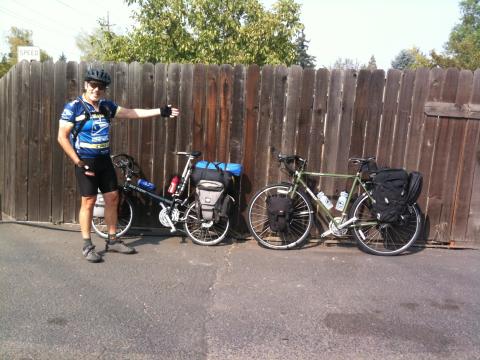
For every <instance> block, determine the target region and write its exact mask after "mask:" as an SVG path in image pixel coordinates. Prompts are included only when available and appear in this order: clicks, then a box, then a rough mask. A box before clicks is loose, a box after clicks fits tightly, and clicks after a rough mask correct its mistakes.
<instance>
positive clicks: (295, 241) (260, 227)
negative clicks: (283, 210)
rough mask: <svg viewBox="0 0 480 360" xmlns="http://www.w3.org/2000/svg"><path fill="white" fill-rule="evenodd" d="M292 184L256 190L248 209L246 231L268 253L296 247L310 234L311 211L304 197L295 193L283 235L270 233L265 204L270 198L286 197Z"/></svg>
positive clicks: (299, 193) (297, 192)
mask: <svg viewBox="0 0 480 360" xmlns="http://www.w3.org/2000/svg"><path fill="white" fill-rule="evenodd" d="M292 187H293V185H292V184H287V183H284V184H274V185H267V186H265V187H263V188H262V189H260V190H258V191H257V192H256V193H255V195H254V196H253V198H252V200H251V201H250V204H249V206H248V221H247V223H248V229H249V230H250V233H251V234H252V235H253V237H254V238H255V240H257V242H258V243H259V244H260V245H262V246H264V247H266V248H269V249H275V250H287V249H293V248H296V247H299V246H300V245H301V244H302V243H303V242H304V241H305V240H306V239H307V237H308V235H309V234H310V230H311V228H312V224H313V210H312V206H311V205H310V202H309V201H308V200H307V198H306V196H305V195H304V194H302V193H301V192H299V191H296V192H295V194H294V195H293V197H292V200H293V206H294V210H293V215H292V219H291V221H290V226H289V227H288V230H287V231H286V232H282V233H277V232H273V231H272V230H271V229H270V223H269V220H268V215H267V205H266V200H267V198H268V197H269V196H270V195H275V194H279V193H280V194H286V193H287V192H288V191H289V189H291V188H292Z"/></svg>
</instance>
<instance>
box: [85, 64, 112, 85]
mask: <svg viewBox="0 0 480 360" xmlns="http://www.w3.org/2000/svg"><path fill="white" fill-rule="evenodd" d="M92 80H93V81H99V82H102V83H104V84H105V85H107V86H108V85H110V83H111V82H112V79H111V78H110V74H109V73H108V72H106V71H105V70H103V69H97V68H90V69H88V70H87V72H86V73H85V81H92Z"/></svg>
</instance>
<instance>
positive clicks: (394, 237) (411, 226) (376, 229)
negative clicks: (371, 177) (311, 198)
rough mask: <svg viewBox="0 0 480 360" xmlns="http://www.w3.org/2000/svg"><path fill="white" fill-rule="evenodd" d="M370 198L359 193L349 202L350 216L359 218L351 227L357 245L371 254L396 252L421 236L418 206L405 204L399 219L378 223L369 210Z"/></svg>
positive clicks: (394, 253)
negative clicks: (402, 214) (355, 198)
mask: <svg viewBox="0 0 480 360" xmlns="http://www.w3.org/2000/svg"><path fill="white" fill-rule="evenodd" d="M371 208H372V200H371V199H370V197H369V196H368V195H367V194H363V195H362V196H360V197H359V198H358V199H357V200H356V201H355V202H354V203H353V205H352V208H351V210H350V217H353V216H355V217H356V218H357V219H358V220H357V221H356V222H355V223H354V225H353V228H352V233H353V236H354V237H355V240H356V241H357V244H358V247H359V248H360V249H361V250H362V251H364V252H367V253H370V254H374V255H398V254H400V253H402V252H404V251H405V250H407V249H408V248H409V247H410V246H412V245H413V243H414V242H415V240H417V238H418V237H419V236H420V232H421V228H422V216H421V214H420V209H419V208H418V206H417V205H416V204H415V205H411V206H408V212H407V213H406V214H405V215H404V219H403V220H402V221H401V222H399V223H394V224H393V223H392V224H391V223H379V222H378V221H377V220H376V219H375V216H374V215H373V213H372V211H371Z"/></svg>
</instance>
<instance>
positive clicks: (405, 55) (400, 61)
mask: <svg viewBox="0 0 480 360" xmlns="http://www.w3.org/2000/svg"><path fill="white" fill-rule="evenodd" d="M414 64H415V55H414V54H412V52H411V51H410V50H407V49H403V50H401V51H400V52H399V53H398V55H397V56H395V58H394V59H393V60H392V63H391V65H392V68H393V69H398V70H406V69H410V68H411V67H412V66H413V65H414Z"/></svg>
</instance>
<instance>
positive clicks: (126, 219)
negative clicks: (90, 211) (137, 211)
mask: <svg viewBox="0 0 480 360" xmlns="http://www.w3.org/2000/svg"><path fill="white" fill-rule="evenodd" d="M132 222H133V206H132V202H131V201H130V199H129V198H128V197H127V196H125V195H124V194H123V193H122V192H120V193H119V201H118V217H117V237H120V236H122V235H125V234H126V233H127V231H128V230H129V229H130V227H131V226H132ZM92 228H93V230H94V231H95V233H96V234H97V235H98V236H100V237H101V238H103V239H108V227H107V224H106V223H105V218H104V217H97V216H94V217H93V218H92Z"/></svg>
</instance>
